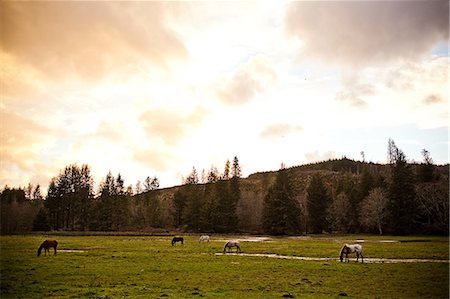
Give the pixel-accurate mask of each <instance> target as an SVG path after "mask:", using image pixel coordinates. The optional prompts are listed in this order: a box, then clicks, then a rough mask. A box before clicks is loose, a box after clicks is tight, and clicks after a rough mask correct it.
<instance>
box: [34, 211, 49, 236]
mask: <svg viewBox="0 0 450 299" xmlns="http://www.w3.org/2000/svg"><path fill="white" fill-rule="evenodd" d="M33 230H34V231H49V230H50V224H49V223H48V218H47V213H46V212H45V210H44V209H40V210H39V212H38V213H37V215H36V217H35V218H34V220H33Z"/></svg>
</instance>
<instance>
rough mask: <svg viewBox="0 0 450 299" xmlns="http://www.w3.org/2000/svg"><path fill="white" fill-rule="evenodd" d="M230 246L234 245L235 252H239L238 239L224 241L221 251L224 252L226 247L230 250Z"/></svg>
mask: <svg viewBox="0 0 450 299" xmlns="http://www.w3.org/2000/svg"><path fill="white" fill-rule="evenodd" d="M232 247H236V253H237V252H241V243H240V242H239V241H228V242H227V243H225V246H224V247H223V253H225V251H226V249H227V248H228V251H231V248H232Z"/></svg>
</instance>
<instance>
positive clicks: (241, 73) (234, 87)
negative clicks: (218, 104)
mask: <svg viewBox="0 0 450 299" xmlns="http://www.w3.org/2000/svg"><path fill="white" fill-rule="evenodd" d="M276 80H277V75H276V73H275V71H274V69H273V68H272V66H271V64H270V62H269V61H268V60H267V59H265V58H264V57H262V56H256V57H253V58H251V59H250V60H249V61H248V62H247V63H245V64H243V65H241V66H239V67H238V68H237V70H236V71H235V72H234V73H233V74H232V76H231V77H229V78H227V79H224V80H223V81H222V82H221V83H220V84H219V87H218V91H217V95H218V96H219V99H220V100H222V101H223V102H224V103H227V104H232V105H233V104H243V103H247V102H249V101H251V100H252V99H253V98H254V97H256V96H257V95H258V94H260V93H262V92H264V91H265V90H267V89H268V88H269V87H270V86H271V85H273V84H274V83H275V82H276Z"/></svg>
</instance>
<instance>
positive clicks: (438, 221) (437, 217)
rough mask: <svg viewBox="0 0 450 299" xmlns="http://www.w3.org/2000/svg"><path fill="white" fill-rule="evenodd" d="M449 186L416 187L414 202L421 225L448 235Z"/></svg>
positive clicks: (434, 184) (429, 184)
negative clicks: (419, 215)
mask: <svg viewBox="0 0 450 299" xmlns="http://www.w3.org/2000/svg"><path fill="white" fill-rule="evenodd" d="M448 198H449V186H448V181H447V182H445V183H442V182H439V183H426V184H421V185H419V186H417V187H416V200H417V203H418V208H419V211H420V214H421V215H422V217H423V218H424V219H423V221H422V222H423V223H424V224H425V225H426V226H428V228H429V229H433V230H435V231H438V232H439V233H447V234H448V223H449V201H448Z"/></svg>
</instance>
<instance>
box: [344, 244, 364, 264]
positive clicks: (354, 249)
mask: <svg viewBox="0 0 450 299" xmlns="http://www.w3.org/2000/svg"><path fill="white" fill-rule="evenodd" d="M349 253H356V261H358V259H359V257H361V261H362V262H363V263H364V258H363V255H362V246H361V245H360V244H355V245H348V244H345V245H344V247H342V250H341V255H340V257H339V258H340V259H341V262H342V260H343V259H344V254H345V259H346V261H347V262H350V260H349V258H348V254H349Z"/></svg>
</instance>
